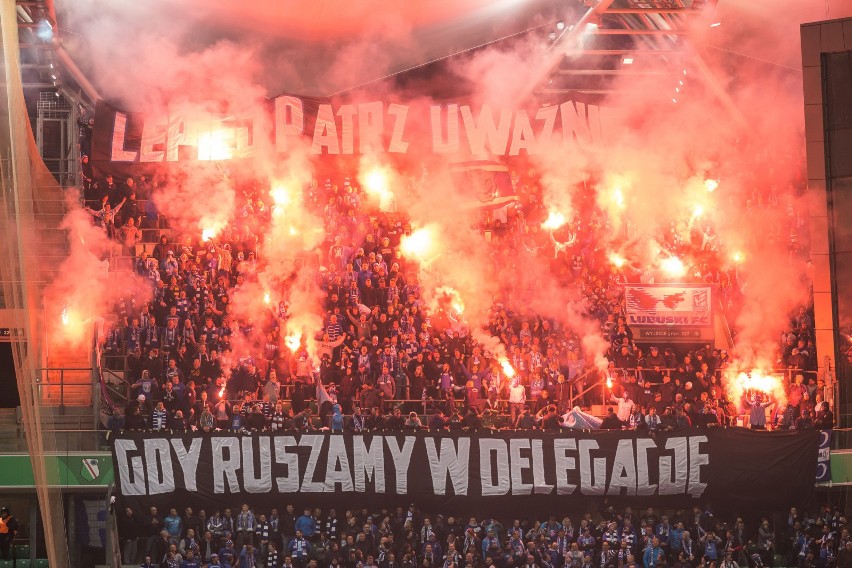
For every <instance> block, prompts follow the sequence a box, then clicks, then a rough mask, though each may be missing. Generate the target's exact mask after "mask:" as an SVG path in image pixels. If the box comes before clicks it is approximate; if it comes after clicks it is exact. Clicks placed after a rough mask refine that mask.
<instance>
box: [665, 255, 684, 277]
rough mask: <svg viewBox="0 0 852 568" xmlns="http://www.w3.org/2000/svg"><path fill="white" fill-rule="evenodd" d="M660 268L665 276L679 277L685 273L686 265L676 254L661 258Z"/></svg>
mask: <svg viewBox="0 0 852 568" xmlns="http://www.w3.org/2000/svg"><path fill="white" fill-rule="evenodd" d="M660 269H662V271H663V272H664V273H665V274H666V276H670V277H673V278H679V277H681V276H683V275H684V274H686V265H685V264H684V263H683V261H682V260H681V259H680V258H678V257H676V256H670V257H668V258H665V259H663V261H662V262H660Z"/></svg>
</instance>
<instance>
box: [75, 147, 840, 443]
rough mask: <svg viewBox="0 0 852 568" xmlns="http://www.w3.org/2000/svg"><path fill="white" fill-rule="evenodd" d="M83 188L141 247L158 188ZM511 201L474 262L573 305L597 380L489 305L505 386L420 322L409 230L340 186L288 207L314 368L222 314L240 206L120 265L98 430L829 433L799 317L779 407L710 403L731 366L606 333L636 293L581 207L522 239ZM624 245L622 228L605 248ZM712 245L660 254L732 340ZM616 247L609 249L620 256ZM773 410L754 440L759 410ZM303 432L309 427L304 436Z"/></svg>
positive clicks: (561, 343)
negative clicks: (562, 290) (561, 295)
mask: <svg viewBox="0 0 852 568" xmlns="http://www.w3.org/2000/svg"><path fill="white" fill-rule="evenodd" d="M87 172H88V173H87ZM83 176H84V178H83V179H84V187H83V190H84V197H85V199H86V202H87V204H88V206H89V208H90V210H91V212H92V214H93V218H94V221H95V222H96V223H98V224H100V225H101V226H102V227H103V228H104V230H105V231H106V232H107V233H108V234H109V235H110V236H111V237H113V238H115V239H117V240H118V241H120V242H121V243H122V244H123V245H124V246H125V247H126V249H125V250H126V251H127V252H129V253H131V254H133V255H136V254H137V247H136V246H135V245H137V244H138V243H140V242H143V241H145V240H151V239H143V231H148V232H152V231H159V230H160V228H161V227H162V226H163V219H162V218H161V215H160V214H159V212H158V211H157V209H156V206H155V203H154V200H153V199H151V196H152V193H153V192H155V191H157V188H158V186H165V185H167V184H168V183H169V180H167V179H161V178H158V177H156V176H155V177H154V178H146V177H142V178H141V179H140V180H139V183H136V182H135V181H134V180H132V179H127V180H125V181H123V182H121V183H119V182H117V181H116V180H114V179H113V178H112V177H108V178H107V179H106V180H93V179H91V170H90V169H89V168H87V167H86V164H85V158H84V167H83ZM512 182H513V185H514V187H515V191H516V193H517V195H518V201H517V203H516V204H513V205H510V206H509V207H507V208H505V210H503V211H502V212H499V213H494V212H489V211H483V212H481V214H480V219H479V227H480V229H481V230H484V231H489V232H490V235H491V236H490V238H491V241H492V243H494V247H493V251H492V255H493V257H494V262H495V263H497V265H501V263H505V264H506V266H511V263H510V262H509V259H510V258H511V257H512V255H515V254H530V255H533V256H534V257H535V258H537V259H538V260H539V261H540V262H542V263H544V264H546V265H548V266H549V267H550V269H551V270H552V271H553V272H554V274H556V275H558V277H559V280H560V282H562V283H563V284H564V285H565V286H571V287H575V288H576V289H577V290H579V291H580V292H582V294H583V297H584V299H585V301H586V304H585V306H586V307H585V309H584V312H585V316H586V317H587V318H589V319H591V320H597V322H599V328H600V332H601V335H602V337H603V338H604V339H605V340H606V341H607V342H609V348H608V350H607V352H606V357H607V359H608V360H609V363H610V368H609V369H608V370H607V371H600V372H599V371H597V370H595V369H594V365H593V362H592V361H586V360H584V353H583V349H582V344H583V337H581V335H580V334H579V333H578V332H577V331H576V330H572V329H569V328H567V327H563V326H562V325H560V323H559V322H558V321H557V320H555V319H550V318H547V317H542V316H540V315H537V314H535V313H529V312H528V311H526V310H525V308H524V307H523V306H517V305H509V304H508V303H506V302H504V301H503V300H502V298H501V297H497V298H495V302H494V305H493V308H492V310H491V312H490V314H491V315H490V321H489V326H488V329H487V332H488V333H489V334H490V335H491V336H492V337H494V338H497V339H498V340H499V341H500V343H501V344H502V346H503V348H504V349H505V351H506V356H507V359H508V362H509V363H510V365H511V368H512V372H511V373H509V374H507V373H506V372H505V369H504V368H503V367H502V366H501V365H500V364H499V362H498V361H497V360H496V358H495V357H494V356H493V354H492V353H490V352H488V351H487V350H486V349H485V347H484V346H483V345H482V344H481V343H479V342H477V341H475V340H474V339H473V338H472V336H471V333H470V330H469V329H467V328H466V327H465V325H464V324H463V322H461V321H458V319H456V318H454V314H453V313H451V310H446V311H445V310H443V309H442V308H440V307H439V308H438V309H434V308H433V309H430V307H429V306H427V305H426V304H425V303H424V301H423V294H422V291H421V290H420V285H419V283H418V279H417V270H416V266H415V265H413V264H412V263H411V262H409V261H407V260H406V259H405V258H404V257H403V256H401V255H400V254H399V244H400V239H401V237H402V236H403V235H404V234H406V233H407V232H410V229H411V228H410V226H409V225H408V222H407V219H405V218H404V217H403V216H400V215H397V214H393V213H385V212H381V211H379V210H377V209H376V208H375V207H373V206H371V205H369V200H368V199H367V198H366V196H365V194H364V191H363V190H362V189H360V188H358V187H356V186H355V184H354V183H352V181H351V179H350V178H348V177H343V176H341V177H340V178H339V179H337V180H334V181H333V180H332V179H331V178H329V179H326V180H324V181H315V182H314V183H312V184H311V185H310V186H309V187H306V188H305V189H304V201H305V203H306V204H307V206H308V207H309V208H310V209H311V210H312V211H314V213H316V214H317V215H319V216H321V217H322V218H323V219H324V223H325V228H326V241H325V243H324V244H323V245H321V246H319V247H317V249H316V250H314V251H312V253H311V255H307V256H306V257H305V259H304V262H303V264H302V265H301V269H302V270H306V271H310V272H311V274H313V275H314V276H315V278H316V281H317V283H318V284H319V286H320V288H321V289H322V290H323V291H324V292H325V294H326V297H325V300H324V309H325V320H324V322H323V328H322V329H321V330H318V332H317V337H316V339H317V345H318V354H317V359H319V360H317V361H312V360H311V359H310V357H309V356H308V353H307V351H306V350H305V348H304V346H305V343H304V341H303V342H302V343H301V344H300V345H299V346H298V347H296V348H292V349H291V348H288V347H285V346H284V342H283V339H284V337H283V329H284V325H283V324H284V323H285V322H286V321H287V318H288V317H289V311H290V310H289V308H290V307H289V305H288V304H287V303H286V302H284V301H282V302H280V303H279V304H278V305H274V306H271V307H270V309H269V310H268V311H267V313H263V314H257V317H255V318H254V320H253V321H247V320H237V319H235V317H234V316H233V312H232V309H231V306H230V301H231V297H230V295H231V294H232V293H233V291H234V289H235V288H238V287H240V286H242V285H243V284H245V283H246V282H251V281H253V280H254V279H256V275H257V271H258V267H259V266H262V264H263V262H264V259H262V258H258V255H259V253H258V251H259V250H260V247H259V243H261V242H262V241H261V239H262V235H263V234H264V229H265V228H266V227H267V226H268V223H269V222H270V218H271V211H270V207H269V206H268V205H267V203H266V202H265V201H264V200H266V201H268V198H267V196H266V195H265V193H264V192H263V191H261V190H259V189H256V188H244V187H240V188H238V189H239V191H238V192H237V195H238V203H237V206H236V211H235V215H234V218H233V219H232V220H231V224H230V225H229V226H228V227H227V228H226V229H225V230H223V231H222V232H221V233H220V234H219V235H218V236H217V237H216V238H215V239H211V240H209V241H206V242H204V241H202V240H201V235H195V234H188V233H186V232H185V231H182V230H181V228H180V227H172V228H171V230H170V233H169V235H168V236H167V235H166V234H163V235H162V236H159V238H157V239H156V244H154V243H153V242H149V243H148V244H146V246H145V247H144V248H145V250H144V251H139V253H138V256H135V257H134V261H133V268H134V270H135V271H136V272H137V273H138V274H139V275H140V276H142V277H143V278H145V279H148V281H149V282H150V285H151V289H152V290H153V294H154V299H153V301H151V302H148V303H142V302H139V301H137V299H136V298H134V297H132V295H130V294H129V293H128V294H127V295H125V296H124V297H123V298H122V299H121V301H119V302H118V303H117V305H116V306H115V316H116V318H115V319H116V324H115V325H114V326H113V327H112V329H111V330H110V331H109V333H108V336H107V338H106V343H105V349H106V354H107V357H106V358H105V360H106V361H107V366H108V367H109V366H112V367H114V368H116V369H121V370H122V371H124V378H125V380H127V381H128V382H129V383H130V384H131V385H132V390H131V394H132V396H130V397H129V402H128V404H127V407H126V408H125V409H124V412H123V414H124V416H121V414H122V413H121V412H117V413H116V415H115V416H114V421H113V427H115V428H128V429H162V428H168V429H172V430H183V429H189V428H198V429H205V428H228V429H243V428H246V429H264V428H268V429H273V430H274V429H285V428H295V429H304V428H311V427H322V426H328V427H330V428H334V427H335V424H336V422H335V421H336V420H342V418H340V419H339V418H338V417H337V416H338V414H340V415H343V416H346V419H345V427H349V428H354V429H374V428H397V427H399V424H400V423H401V424H402V428H405V427H429V428H458V427H459V424H462V426H461V427H466V428H478V427H480V425H481V426H482V427H485V428H492V427H493V428H500V427H517V428H531V427H536V426H537V425H539V426H540V425H543V424H549V425H551V426H552V425H553V424H555V423H557V422H564V420H559V419H557V418H553V417H552V415H554V414H555V415H557V416H563V415H564V414H565V413H566V412H568V411H569V410H571V408H572V407H573V406H579V407H581V408H583V409H586V410H587V409H588V408H589V405H590V404H598V403H604V404H612V405H614V407H617V412H614V413H613V414H614V416H608V417H605V424H604V427H621V426H622V425H623V426H626V427H643V426H642V424H643V423H644V424H645V425H646V426H647V427H650V428H651V429H654V428H657V427H661V428H665V427H674V428H678V427H685V426H689V425H701V424H707V423H716V422H718V423H721V424H735V423H736V420H737V418H736V417H737V416H740V415H742V414H749V415H750V418H751V420H750V421H749V423H750V425H752V426H753V427H758V428H760V427H764V426H767V425H768V426H769V427H778V428H812V427H825V426H827V425H830V424H831V422H832V421H833V418H832V415H831V410H830V409H829V408H828V405H827V404H823V402H824V401H823V400H822V396H823V389H824V385H823V384H821V383H822V381H821V380H818V378H817V376H816V373H815V370H816V352H815V347H814V326H813V314H812V309H811V308H810V307H808V306H803V307H801V308H800V309H798V310H797V311H796V312H795V313H793V314H791V315H790V327H789V329H788V331H787V332H785V333H784V334H783V335H782V337H781V338H780V339H779V343H778V348H777V356H776V361H775V364H776V366H777V367H778V368H780V369H798V370H801V373H799V372H795V373H793V372H791V373H787V380H786V381H785V383H786V384H785V387H786V400H785V401H773V400H768V399H765V398H762V397H761V396H760V394H759V393H757V394H758V396H753V395H754V394H755V393H749V396H748V397H744V398H743V400H730V399H729V398H728V393H727V392H726V391H725V389H724V388H723V386H722V384H721V380H720V377H721V374H722V373H724V372H725V371H726V369H728V368H729V367H730V365H731V361H732V359H733V354H730V353H727V352H726V351H724V350H721V349H714V348H712V347H711V346H709V345H706V346H703V347H700V348H695V349H692V350H690V351H689V352H688V353H680V354H676V350H675V349H674V346H670V345H669V346H667V345H663V346H662V348H658V347H657V346H651V347H647V346H643V345H641V344H639V343H637V342H636V341H635V338H634V336H633V331H632V330H631V328H630V326H629V325H628V324H627V323H626V321H625V316H624V306H623V297H624V294H623V285H624V284H625V283H627V282H631V281H638V279H639V278H640V277H641V271H640V270H639V269H636V268H631V267H630V266H629V265H628V266H626V267H616V266H614V265H613V264H612V263H610V262H608V261H607V259H606V256H605V254H606V253H605V250H603V249H601V248H600V247H599V246H598V245H599V244H600V242H601V239H602V236H601V235H602V234H603V233H605V232H608V231H609V232H612V231H614V229H613V228H612V227H610V226H609V225H608V221H607V217H606V215H605V214H604V213H603V212H602V211H601V210H600V209H599V208H598V207H597V205H596V204H595V199H594V195H593V194H592V193H588V195H586V194H583V190H579V195H580V199H579V200H578V202H577V204H576V206H577V214H576V217H575V218H574V219H572V220H571V222H570V223H569V224H568V225H567V226H566V228H565V229H564V230H565V231H566V234H564V235H556V234H555V233H554V234H548V233H546V232H544V231H541V230H540V229H539V228H538V227H539V226H540V224H541V221H542V220H543V218H544V217H545V216H546V214H547V212H546V209H545V208H544V206H543V204H542V189H541V186H540V184H539V181H538V179H537V177H536V174H535V172H534V171H532V170H530V171H528V172H526V173H524V174H514V173H513V174H512ZM735 198H736V199H742V200H743V205H744V214H745V212H751V213H754V212H755V210H759V211H760V214H761V215H762V216H763V217H765V218H766V219H768V220H769V221H770V222H769V223H768V227H769V228H770V230H769V238H770V240H773V241H775V242H776V244H778V243H785V239H787V238H788V237H787V235H789V242H788V243H786V245H785V246H787V248H788V249H789V251H790V256H791V259H795V260H797V261H801V260H802V255H803V254H806V252H805V251H806V250H807V246H806V234H805V233H804V232H803V230H804V228H805V225H804V222H803V217H802V214H801V212H799V211H796V210H795V209H793V210H792V211H791V210H789V208H785V207H784V204H782V203H779V200H778V196H777V194H776V193H775V190H774V189H771V188H766V189H765V190H763V191H758V190H755V193H754V194H750V195H744V196H736V197H735ZM735 221H736V220H728V222H735ZM628 230H629V224H628V227H627V228H626V229H623V230H622V231H628ZM156 234H159V233H156ZM708 234H709V235H710V237H711V238H709V240H708ZM713 234H714V229H713V226H712V225H711V224H709V222H708V223H707V224H702V223H695V224H692V223H690V225H689V228H688V229H684V227H681V226H678V227H677V228H675V227H672V229H671V230H670V231H669V232H667V233H666V234H665V235H662V236H661V239H660V242H661V243H662V244H663V246H664V247H665V248H666V250H668V251H670V252H671V253H672V254H680V255H681V256H683V257H684V258H686V259H689V261H690V269H689V273H688V276H687V281H690V282H700V283H704V284H709V285H712V286H713V289H714V293H715V295H716V297H717V298H719V299H720V301H721V305H722V308H723V310H724V311H725V312H726V313H727V314H729V316H731V317H730V320H731V321H734V319H735V315H736V313H737V312H738V309H739V306H740V303H741V295H740V290H739V285H740V284H739V280H738V274H737V271H736V269H735V268H734V269H728V268H725V266H726V264H727V263H724V262H722V260H721V259H720V253H719V250H718V246H717V242H716V241H715V240H714V237H713ZM619 235H620V236H619ZM619 235H617V236H616V237H614V238H615V239H619V238H621V239H624V238H627V235H626V234H624V235H621V234H620V233H619ZM514 285H515V286H517V288H518V290H524V291H527V292H528V293H531V294H534V293H535V287H536V285H537V284H536V283H535V282H530V281H526V280H525V278H524V275H523V274H519V275H518V278H517V281H516V282H515V284H514ZM516 291H517V290H516ZM508 296H511V295H510V294H507V297H508ZM235 339H238V341H235ZM234 344H237V345H239V346H240V351H239V352H234V350H233V349H232V346H233V345H234ZM246 345H249V348H247V349H246V348H245V346H246ZM605 383H606V384H605ZM610 384H611V386H609V385H610ZM597 386H600V388H596V387H597ZM402 401H408V402H402ZM776 402H777V404H772V405H771V411H772V412H771V413H770V416H769V419H768V424H767V418H766V414H765V413H764V412H763V408H765V407H766V406H770V403H776ZM357 409H360V411H359V410H357ZM311 412H313V413H314V414H313V415H312V414H310V413H311ZM411 412H415V413H416V414H417V416H413V415H411V414H410V413H411ZM317 415H319V416H321V417H322V419H321V420H317V419H316V418H312V416H317ZM424 415H425V416H424ZM654 416H656V417H657V418H653V417H654ZM761 416H763V418H761ZM649 420H650V422H649ZM409 421H411V423H408V422H409ZM417 421H420V424H416V422H417Z"/></svg>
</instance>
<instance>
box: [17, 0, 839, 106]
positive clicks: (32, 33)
mask: <svg viewBox="0 0 852 568" xmlns="http://www.w3.org/2000/svg"><path fill="white" fill-rule="evenodd" d="M845 4H852V3H848V2H846V3H843V2H840V3H838V0H830V1H829V2H828V3H826V4H824V5H823V3H821V2H814V1H813V0H750V1H749V2H740V1H734V0H434V1H431V2H403V3H400V2H397V1H395V0H364V1H361V2H350V1H349V0H316V1H315V2H311V3H310V8H309V9H307V6H308V5H307V4H305V3H303V2H296V1H284V2H281V1H280V0H252V1H251V2H233V1H232V0H146V1H145V2H130V1H129V0H117V1H115V2H109V3H104V2H96V1H94V0H21V1H18V2H17V6H18V16H19V24H20V26H21V46H22V62H23V64H24V72H25V77H24V81H25V84H26V85H27V86H29V87H30V88H50V87H53V86H54V83H56V84H57V85H60V86H64V88H63V90H64V91H65V92H66V93H71V94H72V95H73V94H75V93H76V94H77V95H79V97H80V99H81V100H83V101H86V100H87V99H88V102H91V100H92V99H93V98H95V97H96V96H98V95H99V94H101V93H102V92H103V90H104V86H105V85H104V84H103V83H104V80H103V78H101V77H99V76H98V74H97V73H96V71H95V70H94V69H93V68H92V65H93V64H92V63H91V62H92V60H93V57H92V52H93V50H96V49H101V50H102V49H104V45H103V43H102V42H101V43H99V42H98V41H97V40H98V36H99V33H98V32H99V30H101V29H105V28H104V27H103V26H112V27H118V28H119V29H120V30H122V33H123V34H124V35H123V36H120V37H122V39H121V41H122V42H123V43H124V42H126V43H127V44H130V45H133V44H134V43H135V42H141V41H144V39H145V36H146V33H147V32H149V31H157V32H159V33H163V34H169V35H173V36H174V37H175V38H176V40H177V41H180V42H181V43H182V44H183V45H186V46H187V48H188V49H200V48H203V46H205V45H212V44H214V43H215V42H217V41H220V40H223V39H228V40H233V41H235V42H237V43H245V44H251V45H254V46H260V53H263V54H265V55H267V56H268V57H269V61H270V67H272V66H275V65H280V64H281V63H282V61H286V67H287V69H286V72H283V73H282V72H275V70H274V69H272V68H271V69H270V71H269V73H268V74H267V77H266V78H265V83H266V84H265V85H264V87H265V88H266V89H267V91H268V92H269V93H270V94H276V93H279V92H283V91H290V92H301V93H303V94H317V95H330V94H334V93H338V92H344V91H347V90H350V89H352V88H355V87H358V86H359V85H363V84H367V83H372V82H374V81H376V80H382V79H385V80H386V79H387V78H388V77H392V76H394V75H395V74H397V73H399V72H402V71H405V70H411V69H420V70H422V69H426V70H427V71H428V69H429V65H430V64H432V65H434V64H435V62H440V61H442V60H444V59H445V58H447V57H450V56H452V55H454V54H459V53H466V52H470V51H471V50H474V49H477V48H478V47H481V46H483V45H489V44H492V43H495V42H500V41H513V40H517V39H518V38H522V37H527V38H528V37H530V36H533V37H535V38H538V39H539V40H540V41H542V42H545V43H547V44H549V45H550V49H549V51H548V53H549V57H550V60H549V61H547V62H546V63H547V64H546V65H544V66H543V67H542V74H541V75H540V76H539V77H537V80H536V81H535V84H534V85H531V87H530V88H531V91H534V92H536V93H538V94H539V95H542V96H544V97H555V98H564V96H565V94H566V93H578V94H580V95H582V96H587V97H601V96H607V95H609V94H610V93H612V91H613V89H616V88H622V87H621V86H620V85H623V84H625V82H624V81H616V80H615V79H616V78H618V77H625V76H631V75H632V76H653V75H655V74H664V73H667V72H679V71H680V70H681V69H683V68H685V67H687V66H692V67H693V70H698V71H700V72H701V75H702V76H703V77H704V78H705V79H707V80H708V81H710V83H709V84H710V88H713V89H719V93H721V92H722V91H721V89H723V86H722V85H718V84H717V85H715V86H714V85H713V84H712V83H713V81H714V79H712V73H710V72H709V69H708V68H707V67H706V66H705V64H704V60H705V58H704V57H703V56H702V53H706V52H707V51H708V50H713V52H714V53H716V54H719V53H725V54H727V55H728V56H733V57H741V58H748V59H751V60H753V61H755V62H763V63H764V64H766V65H770V66H774V67H776V68H786V69H788V70H789V71H792V72H797V70H798V69H799V68H800V63H799V60H798V59H799V57H798V53H799V49H798V25H799V24H800V23H802V22H804V21H811V20H818V19H825V17H826V16H827V15H828V16H830V17H840V16H844V15H850V14H846V13H841V12H844V11H846V12H850V13H852V7H849V6H846V5H845ZM832 10H834V12H832ZM45 21H46V22H48V23H49V24H50V26H49V28H48V27H46V24H45ZM586 24H592V25H591V26H589V25H586ZM713 24H719V25H718V26H714V27H711V26H713ZM99 26H101V27H99ZM40 34H42V35H41V37H40ZM51 37H52V38H53V39H52V40H51V39H50V38H51ZM45 38H47V39H45ZM358 42H362V43H371V44H375V45H376V46H378V48H379V50H380V52H381V53H382V56H383V58H382V61H380V62H372V63H375V64H374V65H367V64H362V65H361V67H358V66H356V69H354V70H353V73H352V74H350V75H348V76H346V77H345V78H343V77H337V78H335V77H331V78H329V77H328V76H327V74H324V73H323V72H317V69H320V70H322V69H323V67H322V66H323V64H327V65H329V66H330V65H332V63H333V62H334V60H335V57H337V55H338V54H339V53H340V52H341V50H342V49H346V48H347V47H348V46H351V45H352V44H354V43H358ZM142 47H143V44H140V48H142ZM384 47H386V49H383V48H384ZM377 52H378V51H376V50H374V51H372V52H369V53H377ZM123 53H132V50H124V51H123ZM308 53H310V56H309V57H308V56H306V54H308ZM660 62H664V63H665V64H664V65H660V64H659V63H660ZM60 63H61V65H60ZM120 63H121V64H126V65H132V64H133V61H124V62H120ZM51 64H53V65H54V66H53V67H51ZM78 66H79V67H78ZM359 71H360V72H361V74H360V75H358V72H359ZM421 72H422V71H421ZM323 75H326V76H323ZM413 75H415V76H416V73H413ZM53 77H56V79H54V78H53ZM421 83H422V82H421ZM72 98H73V97H72ZM107 98H108V97H107Z"/></svg>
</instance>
